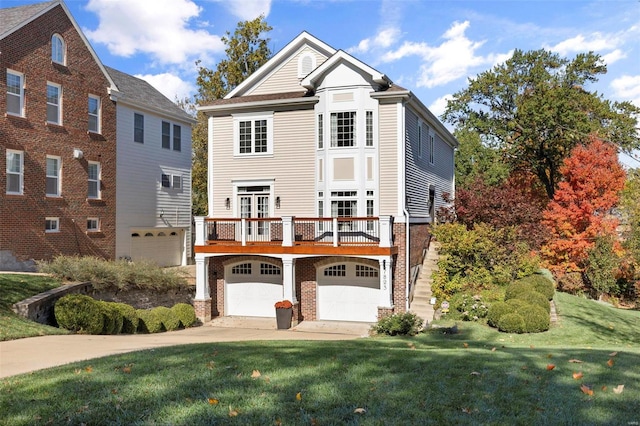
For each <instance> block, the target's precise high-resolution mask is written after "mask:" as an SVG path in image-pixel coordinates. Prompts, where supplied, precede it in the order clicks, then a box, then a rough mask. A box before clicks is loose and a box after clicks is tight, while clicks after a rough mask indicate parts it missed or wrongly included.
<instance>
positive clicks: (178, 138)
mask: <svg viewBox="0 0 640 426" xmlns="http://www.w3.org/2000/svg"><path fill="white" fill-rule="evenodd" d="M181 149H182V127H180V126H178V125H177V124H174V125H173V150H174V151H180V150H181Z"/></svg>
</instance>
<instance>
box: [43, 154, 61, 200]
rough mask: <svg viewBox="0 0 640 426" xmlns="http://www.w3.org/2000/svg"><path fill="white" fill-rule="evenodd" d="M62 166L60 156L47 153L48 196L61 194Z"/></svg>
mask: <svg viewBox="0 0 640 426" xmlns="http://www.w3.org/2000/svg"><path fill="white" fill-rule="evenodd" d="M61 174H62V168H61V167H60V157H54V156H49V155H47V185H46V194H47V196H48V197H59V196H60V182H61V180H62V179H61Z"/></svg>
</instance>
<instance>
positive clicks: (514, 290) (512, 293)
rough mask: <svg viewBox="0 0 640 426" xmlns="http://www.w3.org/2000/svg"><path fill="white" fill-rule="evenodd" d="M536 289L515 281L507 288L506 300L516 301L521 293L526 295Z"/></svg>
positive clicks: (520, 281) (505, 292)
mask: <svg viewBox="0 0 640 426" xmlns="http://www.w3.org/2000/svg"><path fill="white" fill-rule="evenodd" d="M533 290H534V288H533V286H532V285H530V284H528V283H526V282H524V281H522V280H518V281H514V282H512V283H511V284H509V285H508V286H507V288H506V289H505V291H504V300H511V299H515V298H516V296H517V295H519V294H521V293H526V292H528V291H533Z"/></svg>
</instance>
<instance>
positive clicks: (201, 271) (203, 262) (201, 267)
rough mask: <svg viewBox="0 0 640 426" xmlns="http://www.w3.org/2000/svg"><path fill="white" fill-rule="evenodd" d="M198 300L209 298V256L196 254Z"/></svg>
mask: <svg viewBox="0 0 640 426" xmlns="http://www.w3.org/2000/svg"><path fill="white" fill-rule="evenodd" d="M195 298H196V300H207V299H210V298H211V295H210V294H209V258H208V257H205V256H204V255H203V254H201V253H197V254H196V297H195Z"/></svg>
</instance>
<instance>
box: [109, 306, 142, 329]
mask: <svg viewBox="0 0 640 426" xmlns="http://www.w3.org/2000/svg"><path fill="white" fill-rule="evenodd" d="M112 306H113V307H114V308H115V309H117V310H118V311H119V312H120V315H122V331H121V333H126V334H133V333H135V332H136V331H137V330H138V322H140V319H139V318H138V315H137V314H136V309H135V308H134V307H133V306H131V305H127V304H126V303H112Z"/></svg>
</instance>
